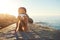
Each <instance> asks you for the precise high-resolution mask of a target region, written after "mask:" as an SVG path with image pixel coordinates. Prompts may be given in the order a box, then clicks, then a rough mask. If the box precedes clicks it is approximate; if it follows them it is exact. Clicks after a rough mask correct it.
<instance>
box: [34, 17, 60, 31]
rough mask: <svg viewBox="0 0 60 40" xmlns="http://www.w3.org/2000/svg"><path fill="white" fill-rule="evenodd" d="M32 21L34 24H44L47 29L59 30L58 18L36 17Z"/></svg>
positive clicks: (59, 19) (59, 22)
mask: <svg viewBox="0 0 60 40" xmlns="http://www.w3.org/2000/svg"><path fill="white" fill-rule="evenodd" d="M33 20H34V22H41V23H45V24H47V25H49V27H52V28H54V29H59V30H60V16H36V17H33ZM41 23H40V24H41Z"/></svg>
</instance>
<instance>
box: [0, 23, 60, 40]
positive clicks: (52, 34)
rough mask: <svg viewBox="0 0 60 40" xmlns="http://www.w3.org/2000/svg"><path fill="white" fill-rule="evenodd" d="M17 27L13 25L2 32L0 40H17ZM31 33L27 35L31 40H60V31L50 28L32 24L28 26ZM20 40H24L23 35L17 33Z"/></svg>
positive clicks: (0, 31)
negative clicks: (15, 30)
mask: <svg viewBox="0 0 60 40" xmlns="http://www.w3.org/2000/svg"><path fill="white" fill-rule="evenodd" d="M15 27H16V25H15V24H12V25H9V26H8V27H6V28H3V29H1V30H0V40H16V36H15V32H14V29H15ZM28 27H29V28H30V31H29V32H28V33H26V34H27V35H28V36H29V38H30V39H33V40H57V39H60V34H59V33H60V31H57V30H55V29H52V28H49V27H42V26H41V25H37V24H30V25H29V26H28ZM17 35H18V37H19V38H20V39H23V38H22V36H21V34H20V33H19V32H17Z"/></svg>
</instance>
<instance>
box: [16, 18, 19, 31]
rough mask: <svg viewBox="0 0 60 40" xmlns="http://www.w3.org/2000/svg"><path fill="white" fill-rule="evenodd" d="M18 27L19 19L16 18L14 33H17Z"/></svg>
mask: <svg viewBox="0 0 60 40" xmlns="http://www.w3.org/2000/svg"><path fill="white" fill-rule="evenodd" d="M18 25H19V17H18V18H17V22H16V29H15V32H16V31H18V29H19V26H18Z"/></svg>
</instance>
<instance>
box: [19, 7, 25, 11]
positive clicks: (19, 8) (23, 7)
mask: <svg viewBox="0 0 60 40" xmlns="http://www.w3.org/2000/svg"><path fill="white" fill-rule="evenodd" d="M19 9H24V10H25V12H26V8H25V7H20V8H19ZM19 9H18V10H19Z"/></svg>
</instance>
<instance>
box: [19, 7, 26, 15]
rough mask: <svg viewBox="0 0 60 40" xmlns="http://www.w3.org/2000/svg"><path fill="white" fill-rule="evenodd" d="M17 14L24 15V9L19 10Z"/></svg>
mask: <svg viewBox="0 0 60 40" xmlns="http://www.w3.org/2000/svg"><path fill="white" fill-rule="evenodd" d="M18 13H19V14H20V13H26V12H25V10H24V9H22V8H21V9H19V10H18Z"/></svg>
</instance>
